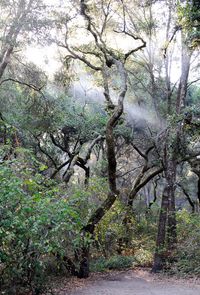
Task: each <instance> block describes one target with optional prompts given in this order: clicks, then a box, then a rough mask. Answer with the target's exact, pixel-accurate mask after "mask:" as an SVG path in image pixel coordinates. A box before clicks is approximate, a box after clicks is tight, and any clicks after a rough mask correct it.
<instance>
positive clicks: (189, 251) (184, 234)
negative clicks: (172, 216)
mask: <svg viewBox="0 0 200 295" xmlns="http://www.w3.org/2000/svg"><path fill="white" fill-rule="evenodd" d="M177 221H178V227H177V230H178V245H177V257H176V262H175V264H174V265H173V269H172V270H173V272H175V273H176V274H180V275H184V274H187V275H188V274H189V275H200V247H199V245H200V227H199V224H200V216H199V215H198V214H190V213H189V212H187V211H186V210H182V211H181V212H179V213H178V214H177Z"/></svg>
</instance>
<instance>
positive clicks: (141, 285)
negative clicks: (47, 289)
mask: <svg viewBox="0 0 200 295" xmlns="http://www.w3.org/2000/svg"><path fill="white" fill-rule="evenodd" d="M60 294H63V295H65V294H66V295H67V294H69V293H67V290H66V291H65V292H63V293H60ZM70 294H71V295H200V285H198V284H194V283H193V282H191V281H190V282H188V281H187V280H184V281H176V280H174V279H166V278H162V279H161V278H160V279H159V277H157V276H155V275H154V276H153V275H151V274H149V273H148V272H134V271H127V272H121V273H114V274H113V273H112V274H110V275H107V276H102V277H100V278H98V279H97V278H96V279H95V278H94V279H93V280H91V281H88V282H86V285H85V286H82V287H81V288H78V289H77V290H76V291H73V292H71V293H70Z"/></svg>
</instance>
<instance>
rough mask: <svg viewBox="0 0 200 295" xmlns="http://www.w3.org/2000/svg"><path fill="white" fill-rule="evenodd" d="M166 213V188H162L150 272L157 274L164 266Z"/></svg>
mask: <svg viewBox="0 0 200 295" xmlns="http://www.w3.org/2000/svg"><path fill="white" fill-rule="evenodd" d="M167 211H168V186H166V187H165V188H164V191H163V195H162V202H161V208H160V216H159V222H158V233H157V239H156V251H155V254H154V263H153V267H152V272H154V273H155V272H159V271H160V270H162V269H163V267H164V265H165V253H166V249H165V236H166V224H167Z"/></svg>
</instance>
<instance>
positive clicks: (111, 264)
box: [91, 255, 135, 272]
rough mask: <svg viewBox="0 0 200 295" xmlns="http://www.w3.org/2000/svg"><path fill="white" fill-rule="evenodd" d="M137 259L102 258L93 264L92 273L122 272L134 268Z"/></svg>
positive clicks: (129, 257) (124, 257) (118, 256)
mask: <svg viewBox="0 0 200 295" xmlns="http://www.w3.org/2000/svg"><path fill="white" fill-rule="evenodd" d="M134 264H135V259H134V257H132V256H121V255H116V256H112V257H110V258H108V259H106V258H105V257H100V258H98V259H96V260H94V261H92V262H91V271H100V272H102V271H106V270H108V269H109V270H112V269H113V270H122V269H126V268H130V267H133V266H134Z"/></svg>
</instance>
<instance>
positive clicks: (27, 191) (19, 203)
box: [0, 165, 81, 294]
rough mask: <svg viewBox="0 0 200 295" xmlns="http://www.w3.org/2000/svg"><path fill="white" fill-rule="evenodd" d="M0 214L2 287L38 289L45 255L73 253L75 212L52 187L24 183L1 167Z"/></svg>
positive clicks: (32, 181) (33, 181)
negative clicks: (20, 286) (23, 286)
mask: <svg viewBox="0 0 200 295" xmlns="http://www.w3.org/2000/svg"><path fill="white" fill-rule="evenodd" d="M46 185H47V184H46ZM0 212H1V221H0V265H1V283H2V284H5V285H6V284H10V285H11V286H17V285H18V284H21V285H25V286H28V287H29V288H32V289H34V288H36V289H40V288H41V287H42V286H44V277H43V274H44V272H45V267H46V265H45V262H44V258H45V257H46V255H56V254H57V253H59V254H60V255H61V256H63V255H64V254H65V255H66V251H67V252H69V251H72V244H71V243H72V242H73V237H75V233H76V232H77V231H78V230H79V228H80V227H81V221H80V218H79V216H78V214H77V212H76V210H75V209H73V208H72V206H70V204H69V203H68V202H67V200H66V199H65V198H59V196H58V194H57V189H56V187H55V186H54V185H53V184H51V183H49V184H48V188H47V187H45V186H41V185H38V183H37V178H36V177H35V178H32V179H30V178H28V179H24V180H23V179H22V178H19V177H18V176H16V175H15V174H14V173H13V171H12V169H11V168H10V167H8V166H7V167H6V166H3V165H2V166H1V170H0ZM38 294H39V293H38Z"/></svg>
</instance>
